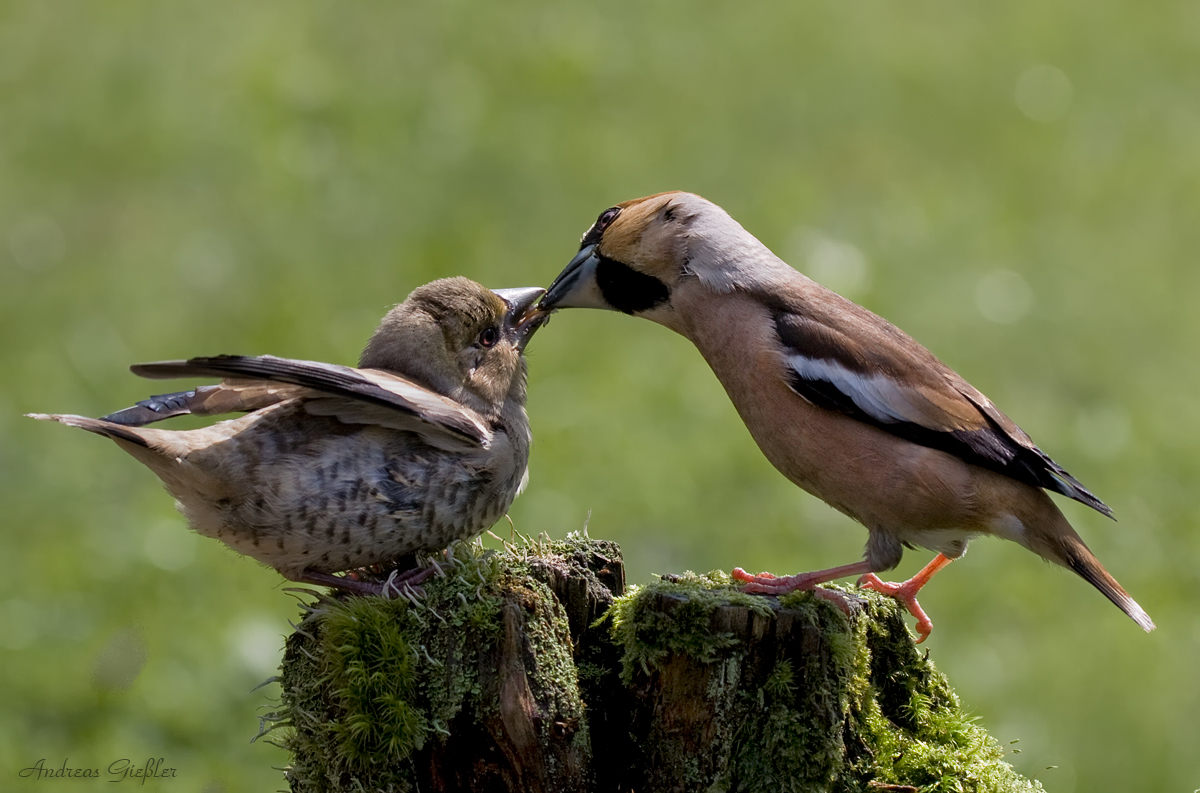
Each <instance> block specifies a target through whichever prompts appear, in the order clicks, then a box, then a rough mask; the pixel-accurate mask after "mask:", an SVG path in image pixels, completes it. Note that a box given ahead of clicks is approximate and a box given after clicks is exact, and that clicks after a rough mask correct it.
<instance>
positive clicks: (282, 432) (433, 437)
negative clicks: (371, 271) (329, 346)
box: [33, 278, 545, 590]
mask: <svg viewBox="0 0 1200 793" xmlns="http://www.w3.org/2000/svg"><path fill="white" fill-rule="evenodd" d="M541 295H542V290H540V289H514V290H503V291H500V292H492V291H489V290H487V289H485V288H484V287H482V286H480V285H479V284H476V283H474V282H473V281H469V280H467V279H465V278H449V279H444V280H441V281H435V282H433V283H431V284H427V285H425V286H423V287H420V288H418V289H417V290H415V291H414V292H413V293H412V294H411V295H409V297H408V299H407V300H405V301H404V302H403V303H401V304H400V305H398V306H396V307H395V308H394V309H392V311H391V312H389V313H388V314H387V316H386V317H384V319H383V321H382V322H381V323H380V326H379V328H378V330H376V332H375V334H374V336H373V337H372V338H371V341H370V343H369V344H368V345H367V347H366V349H365V350H364V352H363V355H362V358H361V360H360V368H357V369H355V368H351V367H348V366H339V365H336V364H326V363H318V362H314V361H301V360H291V359H286V358H275V357H272V356H258V357H243V356H217V357H209V358H192V359H190V360H187V361H166V362H160V363H152V364H139V365H135V366H133V367H132V370H133V372H134V373H136V374H139V375H141V376H143V377H150V378H180V377H223V378H226V379H225V380H224V381H223V382H222V383H221V384H219V385H214V386H201V387H199V388H196V389H195V390H192V391H184V392H179V393H176V394H165V395H160V396H155V397H152V398H150V399H148V400H145V401H143V402H139V403H138V404H137V405H135V406H133V407H131V408H127V409H125V410H122V411H118V412H117V413H114V414H112V415H110V416H106V417H104V418H102V419H89V418H84V417H82V416H71V415H42V414H37V415H34V416H33V417H34V418H39V419H52V420H55V421H59V422H61V423H63V424H68V425H71V426H75V427H80V428H82V429H86V430H89V431H91V432H95V433H98V434H101V435H105V436H107V437H109V438H112V439H113V440H114V441H116V442H117V444H118V445H119V446H121V448H123V449H125V451H127V452H129V453H130V454H131V455H133V456H134V457H135V458H137V459H138V460H139V461H141V462H142V463H144V464H145V465H146V466H147V467H149V468H150V469H151V470H152V471H154V473H155V474H157V475H158V477H159V478H160V479H161V480H162V481H163V483H164V484H165V485H166V487H167V490H168V491H169V492H170V493H171V494H172V495H173V496H174V497H175V498H176V500H177V502H178V507H179V509H180V511H181V512H182V513H183V514H184V515H185V516H186V517H187V520H188V522H189V524H190V525H191V527H192V528H193V529H195V530H196V531H197V532H199V533H200V534H203V535H205V536H207V537H213V538H216V539H218V540H221V541H222V542H224V543H225V544H226V545H228V546H229V547H231V548H233V549H234V550H236V551H238V552H240V553H243V554H245V555H247V556H251V557H253V558H255V559H258V560H259V561H261V562H263V563H264V564H267V565H269V566H271V567H273V568H275V569H276V570H278V571H279V572H280V573H281V574H282V575H284V576H285V577H287V578H289V579H292V580H295V581H310V582H314V583H325V584H334V585H344V586H347V587H348V588H354V589H359V590H367V589H370V588H369V587H365V586H363V585H362V584H361V583H360V582H355V581H349V580H346V579H338V578H335V577H333V576H331V575H329V574H331V573H336V572H341V571H345V570H350V569H353V568H359V567H365V566H369V565H375V564H382V563H386V562H389V561H392V560H394V559H397V558H398V557H401V556H404V555H406V554H409V553H412V552H414V551H423V550H435V549H439V548H443V547H445V546H446V545H447V544H449V543H450V542H452V541H454V540H457V539H463V538H468V537H472V536H474V535H476V534H478V533H480V532H481V531H483V530H484V529H486V528H488V527H489V526H491V525H492V524H494V523H495V522H496V521H497V520H499V519H500V518H501V516H503V515H504V513H505V511H506V510H507V509H508V507H509V505H510V504H511V503H512V501H513V499H514V498H515V497H516V496H517V494H518V493H519V492H520V490H521V489H522V487H524V484H525V480H526V477H527V475H528V474H527V468H526V465H527V461H528V458H529V446H530V442H531V435H530V431H529V421H528V418H527V416H526V414H525V387H526V369H525V361H524V357H523V355H522V351H523V349H524V347H525V344H526V342H527V341H528V340H529V338H530V337H531V336H532V334H533V333H534V332H535V331H536V330H537V328H538V327H539V326H540V325H541V324H542V322H543V321H544V318H545V315H544V314H542V313H540V312H537V311H536V310H532V307H533V304H534V303H535V302H536V300H537V299H538V298H539V297H540V296H541ZM232 411H247V414H246V415H245V416H242V417H240V418H236V419H232V420H229V421H222V422H219V423H217V424H214V425H212V426H209V427H204V428H202V429H195V430H182V431H173V430H162V429H155V428H148V427H143V426H141V425H144V424H148V423H150V422H153V421H158V420H160V419H164V418H169V417H171V416H178V415H184V414H193V415H214V414H219V413H226V412H232Z"/></svg>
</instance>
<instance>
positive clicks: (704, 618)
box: [607, 570, 771, 685]
mask: <svg viewBox="0 0 1200 793" xmlns="http://www.w3.org/2000/svg"><path fill="white" fill-rule="evenodd" d="M659 595H665V596H667V597H670V598H676V599H678V600H679V605H678V607H677V608H675V609H674V610H672V611H671V612H670V613H669V614H667V613H665V612H663V611H661V610H660V609H659V608H658V605H657V596H659ZM728 605H735V606H743V607H745V608H748V609H750V610H751V611H753V612H755V613H757V614H762V615H764V616H769V615H770V614H771V607H770V605H769V604H768V602H767V601H766V600H765V599H764V598H761V597H758V596H756V595H747V594H746V593H744V592H742V591H741V590H740V589H738V588H737V587H735V586H734V584H733V579H731V578H730V577H729V574H728V573H725V572H723V571H721V570H714V571H713V572H711V573H706V574H704V575H697V574H696V573H693V572H691V571H688V572H686V573H684V574H683V575H679V576H670V577H664V578H662V579H660V580H659V581H657V582H656V583H653V584H648V585H646V586H642V587H638V586H631V587H630V588H629V591H628V592H627V593H626V594H625V595H624V596H622V597H619V598H617V600H616V602H615V603H614V604H613V607H612V609H610V610H609V612H608V615H607V617H608V618H609V619H611V621H612V633H613V638H614V639H616V641H617V642H618V643H619V644H620V645H621V646H622V647H624V648H625V655H624V657H623V659H622V661H621V680H622V681H623V682H624V683H625V684H626V685H628V684H629V683H630V682H631V681H632V679H633V674H634V672H635V671H636V670H640V671H641V672H642V673H643V674H648V673H649V672H650V669H651V668H652V667H655V666H659V665H661V664H662V662H663V661H664V660H665V659H666V658H668V657H669V656H670V655H671V654H672V653H680V654H681V655H686V656H688V657H689V658H695V659H697V660H700V661H703V662H704V663H713V662H715V661H717V660H718V659H719V658H720V657H721V653H722V651H724V650H728V649H730V648H733V647H735V646H736V645H737V643H738V641H737V639H736V638H735V637H734V636H733V634H732V633H728V632H718V631H713V630H711V628H710V625H709V621H710V619H711V616H712V613H713V611H715V610H716V609H717V608H719V607H721V606H728Z"/></svg>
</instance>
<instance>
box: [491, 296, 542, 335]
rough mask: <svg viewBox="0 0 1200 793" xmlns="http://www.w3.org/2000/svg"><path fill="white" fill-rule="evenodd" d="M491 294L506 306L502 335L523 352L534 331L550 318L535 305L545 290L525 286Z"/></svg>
mask: <svg viewBox="0 0 1200 793" xmlns="http://www.w3.org/2000/svg"><path fill="white" fill-rule="evenodd" d="M492 292H493V293H495V295H496V296H497V297H499V298H500V299H501V300H503V301H504V305H505V306H507V310H506V311H505V312H504V335H505V336H506V337H507V338H509V339H511V340H512V342H513V345H514V346H515V347H516V348H517V349H518V350H524V349H525V345H526V344H528V343H529V339H530V338H532V336H533V334H534V331H536V330H537V329H538V328H540V327H541V326H542V325H544V324H546V320H547V319H549V318H550V312H549V311H544V310H542V309H541V307H539V306H538V305H537V302H538V300H539V299H540V298H541V297H542V296H543V295H545V294H546V290H545V289H542V288H541V287H540V286H526V287H518V288H516V289H493V290H492Z"/></svg>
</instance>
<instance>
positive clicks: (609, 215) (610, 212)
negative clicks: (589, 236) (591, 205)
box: [595, 207, 621, 231]
mask: <svg viewBox="0 0 1200 793" xmlns="http://www.w3.org/2000/svg"><path fill="white" fill-rule="evenodd" d="M619 214H621V208H620V207H610V208H609V209H606V210H604V211H603V212H601V213H600V217H598V218H596V226H595V229H596V231H604V230H605V229H606V228H608V227H609V225H610V224H611V223H612V222H613V221H614V220H616V219H617V215H619Z"/></svg>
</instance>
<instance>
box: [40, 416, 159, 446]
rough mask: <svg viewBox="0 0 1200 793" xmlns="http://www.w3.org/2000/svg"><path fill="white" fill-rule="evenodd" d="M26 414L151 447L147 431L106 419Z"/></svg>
mask: <svg viewBox="0 0 1200 793" xmlns="http://www.w3.org/2000/svg"><path fill="white" fill-rule="evenodd" d="M25 415H26V416H28V417H29V418H31V419H38V420H39V421H57V422H58V423H59V424H66V425H67V426H68V427H78V428H79V429H81V430H87V431H88V432H94V433H96V434H97V435H103V436H104V437H106V438H112V439H113V440H122V441H128V442H129V443H133V444H136V445H138V446H141V447H144V448H146V449H149V448H150V442H149V441H148V440H147V438H146V436H145V433H143V432H139V431H138V430H136V429H133V428H131V427H126V426H123V425H121V424H114V423H112V422H111V421H105V420H104V419H90V418H88V417H87V416H74V415H71V414H70V413H26V414H25Z"/></svg>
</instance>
